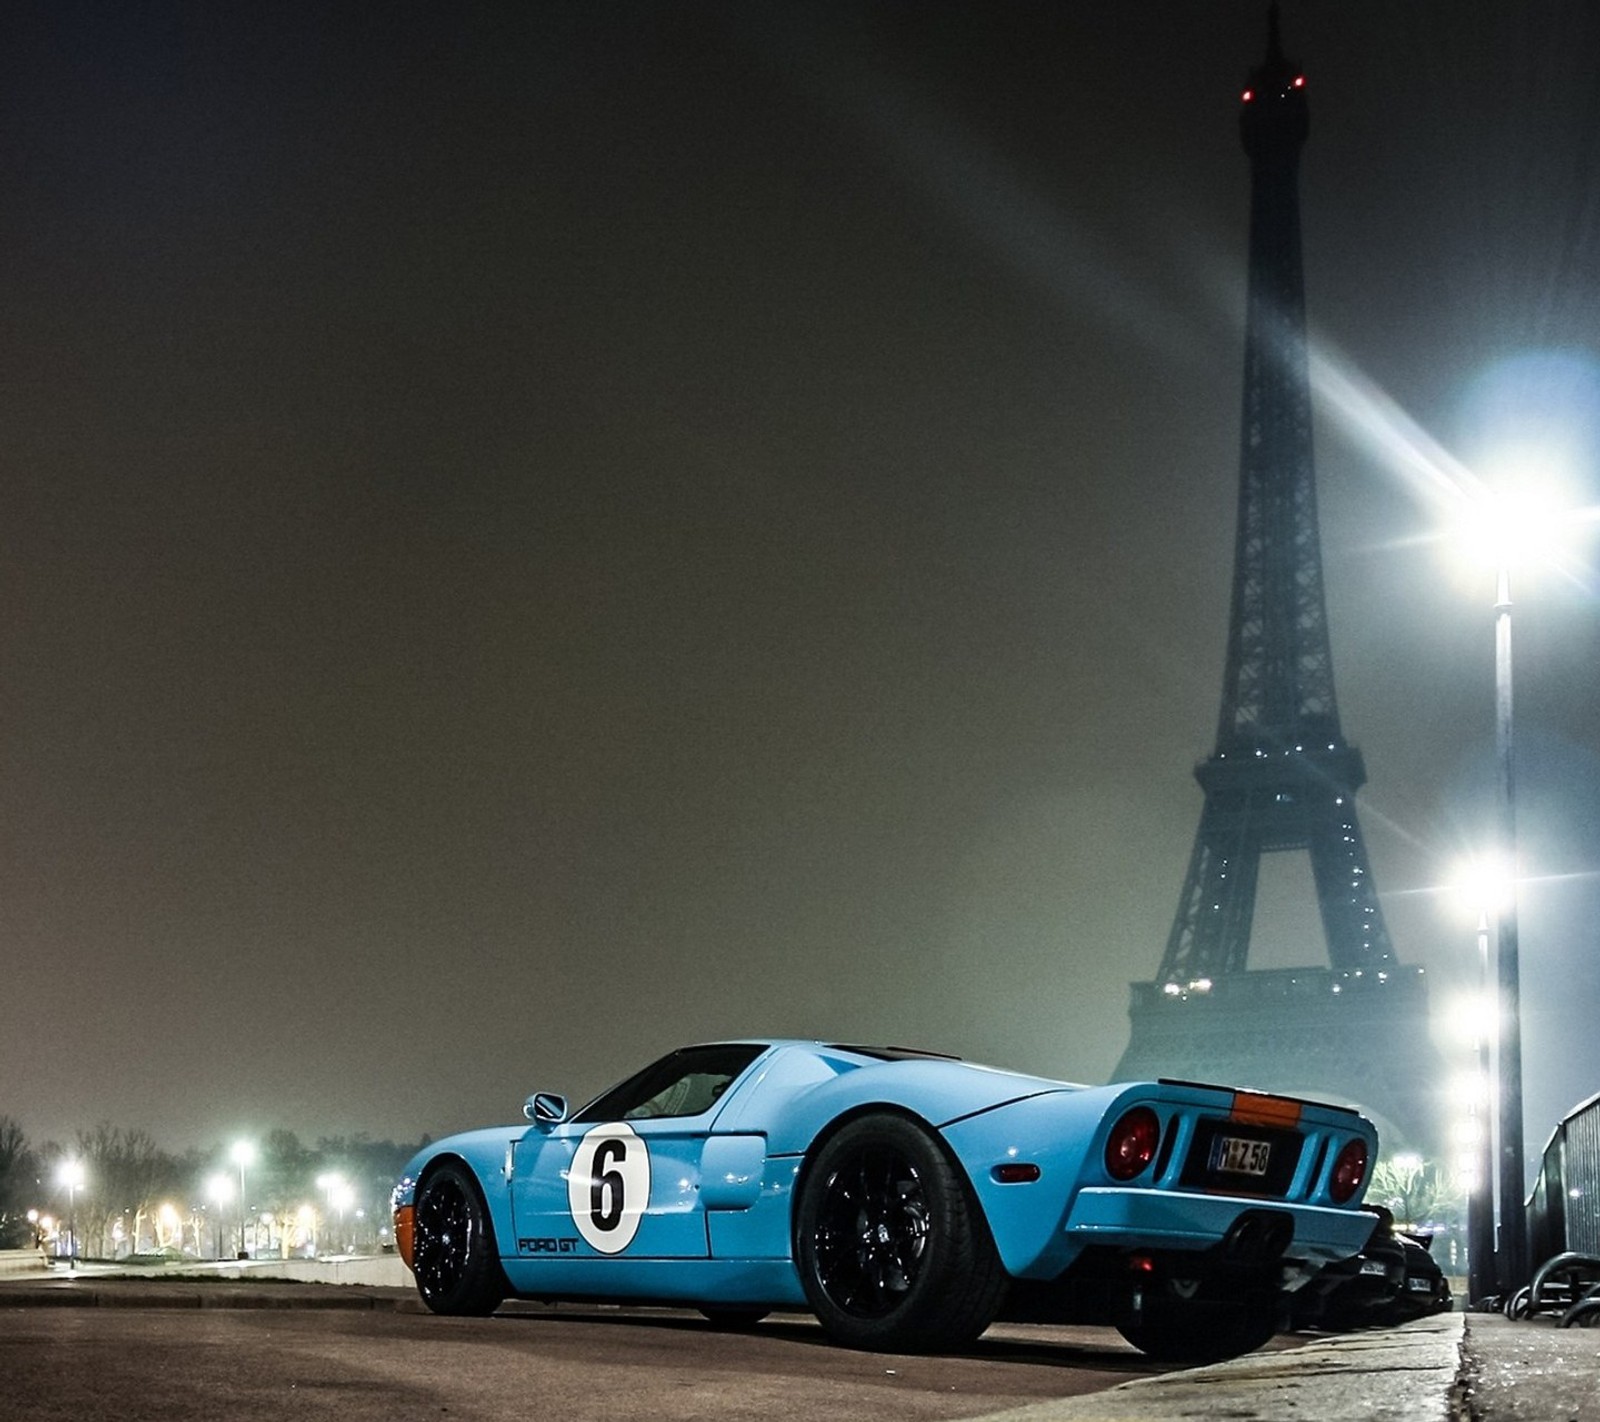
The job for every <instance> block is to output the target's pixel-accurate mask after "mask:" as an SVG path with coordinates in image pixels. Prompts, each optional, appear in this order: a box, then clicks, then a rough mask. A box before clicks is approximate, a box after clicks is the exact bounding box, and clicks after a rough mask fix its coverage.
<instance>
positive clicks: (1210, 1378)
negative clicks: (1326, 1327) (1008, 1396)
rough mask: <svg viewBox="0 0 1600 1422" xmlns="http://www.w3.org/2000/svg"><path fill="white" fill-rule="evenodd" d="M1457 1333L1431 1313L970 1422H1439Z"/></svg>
mask: <svg viewBox="0 0 1600 1422" xmlns="http://www.w3.org/2000/svg"><path fill="white" fill-rule="evenodd" d="M1465 1328H1466V1315H1465V1314H1460V1313H1440V1314H1435V1315H1434V1316H1433V1317H1431V1318H1422V1319H1418V1320H1416V1321H1415V1322H1414V1323H1406V1324H1402V1325H1401V1326H1400V1327H1399V1328H1386V1329H1382V1330H1380V1331H1374V1332H1370V1333H1350V1334H1344V1335H1341V1336H1339V1337H1336V1338H1328V1339H1325V1340H1322V1341H1319V1342H1315V1343H1307V1344H1305V1345H1304V1346H1303V1347H1299V1348H1285V1349H1283V1350H1282V1351H1281V1352H1277V1353H1251V1354H1249V1355H1248V1356H1246V1357H1243V1358H1234V1359H1232V1360H1231V1361H1229V1362H1226V1363H1213V1364H1212V1365H1211V1366H1210V1367H1205V1368H1188V1369H1185V1370H1184V1371H1183V1372H1177V1373H1165V1374H1163V1375H1162V1376H1160V1377H1154V1378H1135V1379H1134V1380H1133V1381H1132V1382H1125V1383H1119V1384H1117V1386H1116V1387H1113V1388H1110V1389H1108V1390H1107V1391H1105V1392H1096V1393H1091V1394H1090V1395H1089V1396H1087V1397H1064V1398H1062V1399H1060V1400H1059V1401H1055V1402H1034V1403H1029V1404H1028V1405H1027V1406H1025V1407H1016V1408H1011V1409H1009V1410H1007V1411H1004V1412H991V1413H988V1414H986V1415H985V1416H984V1417H982V1418H981V1419H974V1422H1194V1419H1195V1418H1196V1417H1227V1418H1229V1419H1239V1422H1252V1420H1253V1422H1283V1419H1284V1418H1286V1417H1292V1418H1294V1419H1295V1422H1449V1419H1450V1417H1451V1416H1452V1413H1451V1410H1450V1397H1451V1389H1452V1388H1453V1387H1454V1386H1455V1382H1456V1375H1457V1373H1458V1372H1459V1371H1460V1368H1461V1343H1462V1338H1463V1337H1464V1335H1465Z"/></svg>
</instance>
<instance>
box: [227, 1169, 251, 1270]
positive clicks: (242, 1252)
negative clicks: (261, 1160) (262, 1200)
mask: <svg viewBox="0 0 1600 1422" xmlns="http://www.w3.org/2000/svg"><path fill="white" fill-rule="evenodd" d="M229 1154H230V1155H231V1156H232V1158H233V1163H234V1164H235V1165H237V1166H238V1167H239V1257H240V1258H241V1259H243V1258H245V1257H246V1256H245V1248H244V1212H245V1191H244V1168H245V1166H247V1165H254V1164H255V1163H256V1148H255V1146H253V1145H252V1144H251V1143H250V1142H249V1141H235V1142H234V1143H233V1149H232V1150H231V1151H230V1152H229Z"/></svg>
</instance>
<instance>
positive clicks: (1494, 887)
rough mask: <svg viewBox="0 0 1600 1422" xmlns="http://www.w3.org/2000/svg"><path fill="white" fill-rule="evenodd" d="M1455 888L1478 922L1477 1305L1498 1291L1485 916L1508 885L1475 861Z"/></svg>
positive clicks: (1471, 1197) (1473, 1199)
mask: <svg viewBox="0 0 1600 1422" xmlns="http://www.w3.org/2000/svg"><path fill="white" fill-rule="evenodd" d="M1459 888H1460V894H1461V898H1462V899H1463V900H1464V901H1465V903H1466V904H1467V906H1468V907H1469V908H1470V909H1471V910H1472V911H1473V912H1474V913H1475V914H1476V915H1477V922H1478V928H1477V944H1478V993H1479V1010H1478V1011H1477V1012H1474V1013H1473V1021H1472V1024H1471V1027H1472V1046H1473V1056H1474V1061H1475V1070H1474V1075H1473V1078H1472V1081H1471V1085H1470V1086H1469V1087H1468V1088H1467V1091H1466V1093H1465V1095H1466V1098H1467V1100H1466V1105H1467V1110H1468V1124H1469V1127H1470V1130H1469V1133H1468V1135H1467V1137H1466V1139H1464V1140H1463V1142H1462V1144H1463V1146H1464V1147H1465V1148H1466V1149H1465V1150H1464V1152H1463V1155H1464V1156H1465V1157H1466V1158H1467V1159H1468V1160H1469V1161H1470V1173H1471V1177H1472V1189H1471V1192H1470V1193H1469V1194H1468V1196H1467V1299H1468V1302H1471V1303H1477V1302H1480V1301H1481V1300H1483V1299H1486V1298H1489V1297H1491V1296H1492V1295H1493V1294H1495V1293H1497V1292H1498V1290H1497V1288H1496V1286H1495V1277H1494V1273H1495V1271H1494V1253H1495V1249H1494V1243H1495V1226H1494V1174H1495V1172H1494V1166H1495V1152H1494V1132H1493V1129H1492V1127H1491V1125H1490V1122H1489V1114H1490V1111H1489V1108H1490V1092H1489V1082H1490V1080H1491V1077H1490V1065H1489V1051H1490V1046H1491V1044H1492V1042H1493V1039H1494V1036H1495V1024H1496V1020H1497V1015H1496V1013H1495V1012H1494V1011H1493V1002H1494V996H1493V994H1492V993H1491V991H1490V988H1489V914H1490V912H1491V910H1492V911H1493V912H1495V913H1496V914H1498V913H1499V906H1500V904H1501V902H1502V901H1503V900H1504V898H1505V896H1506V892H1507V888H1508V885H1507V882H1506V875H1505V874H1504V872H1503V871H1501V870H1499V869H1497V868H1495V867H1493V866H1490V865H1486V864H1482V863H1476V864H1472V865H1469V866H1468V867H1467V869H1466V870H1465V872H1464V873H1463V875H1462V878H1461V882H1460V885H1459Z"/></svg>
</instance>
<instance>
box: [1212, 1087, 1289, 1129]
mask: <svg viewBox="0 0 1600 1422" xmlns="http://www.w3.org/2000/svg"><path fill="white" fill-rule="evenodd" d="M1300 1106H1301V1103H1300V1102H1298V1101H1289V1100H1286V1099H1285V1098H1283V1097H1282V1096H1263V1095H1262V1094H1261V1093H1260V1092H1259V1091H1235V1092H1234V1093H1233V1110H1231V1111H1230V1112H1229V1113H1228V1119H1229V1120H1230V1121H1238V1122H1239V1123H1240V1124H1241V1125H1245V1126H1298V1125H1299V1124H1300Z"/></svg>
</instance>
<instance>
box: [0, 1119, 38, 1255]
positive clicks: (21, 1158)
mask: <svg viewBox="0 0 1600 1422" xmlns="http://www.w3.org/2000/svg"><path fill="white" fill-rule="evenodd" d="M38 1189H39V1158H38V1155H37V1154H36V1153H35V1151H34V1150H33V1148H32V1147H31V1146H30V1145H29V1144H28V1137H27V1136H26V1135H25V1134H24V1133H23V1130H22V1127H21V1126H19V1125H18V1124H17V1123H16V1122H15V1121H14V1120H12V1119H11V1117H10V1116H0V1249H21V1248H24V1247H25V1246H27V1245H31V1244H32V1243H33V1228H32V1226H31V1225H30V1224H29V1222H28V1210H29V1209H30V1208H32V1207H34V1206H36V1205H38V1204H39V1203H40V1201H39V1200H37V1199H35V1198H34V1197H35V1195H36V1194H37V1193H38Z"/></svg>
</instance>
